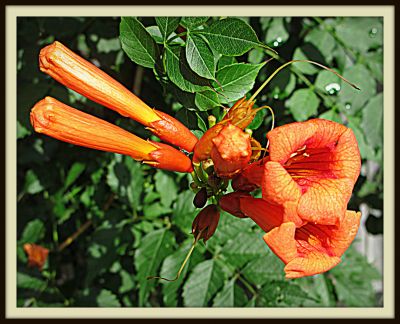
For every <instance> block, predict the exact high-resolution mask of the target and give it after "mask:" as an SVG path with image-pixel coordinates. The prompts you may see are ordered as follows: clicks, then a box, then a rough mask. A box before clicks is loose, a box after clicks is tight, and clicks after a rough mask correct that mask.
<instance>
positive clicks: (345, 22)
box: [334, 17, 383, 53]
mask: <svg viewBox="0 0 400 324" xmlns="http://www.w3.org/2000/svg"><path fill="white" fill-rule="evenodd" d="M334 28H335V32H336V35H337V36H338V38H340V40H342V41H343V42H344V44H345V45H346V46H347V47H349V48H352V49H355V50H358V51H360V52H362V53H364V52H367V51H368V50H369V49H370V48H375V47H377V46H381V45H382V44H383V23H382V18H381V17H344V18H343V19H342V21H341V22H338V23H336V24H335V25H334Z"/></svg>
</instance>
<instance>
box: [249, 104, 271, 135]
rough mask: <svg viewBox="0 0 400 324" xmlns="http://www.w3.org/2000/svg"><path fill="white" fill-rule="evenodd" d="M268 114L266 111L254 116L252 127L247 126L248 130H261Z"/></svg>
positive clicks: (263, 110)
mask: <svg viewBox="0 0 400 324" xmlns="http://www.w3.org/2000/svg"><path fill="white" fill-rule="evenodd" d="M266 114H267V112H266V110H265V109H262V110H260V111H258V112H257V113H256V115H255V116H254V119H253V120H252V122H251V123H250V125H249V126H247V127H246V128H248V129H252V130H255V129H257V128H259V127H260V126H261V125H262V124H263V123H264V118H265V115H266Z"/></svg>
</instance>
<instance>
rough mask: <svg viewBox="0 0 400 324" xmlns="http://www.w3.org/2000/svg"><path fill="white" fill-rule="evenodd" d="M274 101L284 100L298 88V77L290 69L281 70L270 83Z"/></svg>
mask: <svg viewBox="0 0 400 324" xmlns="http://www.w3.org/2000/svg"><path fill="white" fill-rule="evenodd" d="M269 87H270V89H271V90H272V97H273V98H274V99H279V100H283V99H285V98H287V97H289V96H290V94H291V93H292V92H293V90H294V89H295V88H296V76H295V74H294V73H293V72H292V71H291V70H290V69H284V70H281V71H280V72H279V73H278V74H277V75H276V76H275V77H274V78H273V79H272V80H271V82H270V85H269Z"/></svg>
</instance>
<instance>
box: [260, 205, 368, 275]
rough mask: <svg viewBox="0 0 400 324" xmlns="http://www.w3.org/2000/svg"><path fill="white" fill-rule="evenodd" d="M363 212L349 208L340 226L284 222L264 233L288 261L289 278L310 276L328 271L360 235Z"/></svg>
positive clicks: (270, 243)
mask: <svg viewBox="0 0 400 324" xmlns="http://www.w3.org/2000/svg"><path fill="white" fill-rule="evenodd" d="M360 218H361V214H360V213H356V212H354V211H347V212H346V214H345V216H344V217H343V221H342V222H341V223H340V225H316V224H311V223H308V224H306V225H304V226H302V227H300V228H298V227H296V225H295V224H294V223H292V222H288V223H282V224H281V225H280V226H279V227H276V228H274V229H272V230H271V231H269V232H267V233H266V234H265V235H264V241H265V242H266V243H267V245H268V246H269V247H270V248H271V250H272V251H273V252H274V253H275V254H276V255H277V256H279V257H280V258H281V260H282V261H283V262H284V263H286V267H285V269H284V270H285V272H286V278H299V277H303V276H311V275H315V274H318V273H322V272H325V271H328V270H329V269H331V268H333V267H334V266H336V265H337V264H338V263H339V262H340V257H341V256H342V254H343V253H344V252H345V251H346V250H347V248H348V247H349V246H350V244H351V242H352V241H353V240H354V237H355V236H356V234H357V230H358V227H359V223H360Z"/></svg>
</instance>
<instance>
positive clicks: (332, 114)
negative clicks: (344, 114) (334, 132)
mask: <svg viewBox="0 0 400 324" xmlns="http://www.w3.org/2000/svg"><path fill="white" fill-rule="evenodd" d="M318 118H323V119H327V120H331V121H334V122H336V123H340V124H342V123H343V121H342V119H341V118H340V115H339V114H338V113H337V112H336V111H334V110H333V109H329V110H327V111H325V112H324V113H322V114H321V115H319V116H318Z"/></svg>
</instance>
